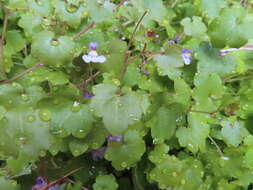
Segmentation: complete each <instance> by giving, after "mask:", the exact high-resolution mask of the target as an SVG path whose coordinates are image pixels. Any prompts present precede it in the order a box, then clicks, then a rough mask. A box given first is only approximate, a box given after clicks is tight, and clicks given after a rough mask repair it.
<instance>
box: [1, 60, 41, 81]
mask: <svg viewBox="0 0 253 190" xmlns="http://www.w3.org/2000/svg"><path fill="white" fill-rule="evenodd" d="M41 66H44V64H43V63H37V64H36V65H34V66H32V67H31V68H29V69H27V70H25V71H23V72H22V73H19V74H18V75H16V76H14V77H13V78H11V79H6V80H3V81H1V82H2V83H11V82H13V81H15V80H17V79H19V78H21V77H22V76H24V75H26V74H27V73H30V72H31V71H33V70H34V69H36V68H38V67H41Z"/></svg>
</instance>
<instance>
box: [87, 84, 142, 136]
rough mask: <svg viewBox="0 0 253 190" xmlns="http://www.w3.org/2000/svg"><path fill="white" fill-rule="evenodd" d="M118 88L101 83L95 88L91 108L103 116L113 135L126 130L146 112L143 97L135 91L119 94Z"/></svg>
mask: <svg viewBox="0 0 253 190" xmlns="http://www.w3.org/2000/svg"><path fill="white" fill-rule="evenodd" d="M118 90H119V89H118V88H117V87H116V86H114V85H111V84H99V85H96V86H95V87H94V88H93V92H94V94H95V96H94V97H93V98H92V100H91V104H90V106H91V109H93V110H94V111H95V113H96V115H98V116H100V117H102V118H103V122H104V124H105V127H106V128H107V130H108V131H109V132H110V133H111V134H113V135H119V134H122V133H123V132H125V131H126V129H127V127H128V125H130V124H133V123H134V122H135V121H137V120H139V119H140V118H141V116H142V113H143V112H144V110H143V107H142V104H141V99H140V97H139V96H137V94H136V93H134V92H131V91H129V92H126V93H124V95H119V94H117V92H118Z"/></svg>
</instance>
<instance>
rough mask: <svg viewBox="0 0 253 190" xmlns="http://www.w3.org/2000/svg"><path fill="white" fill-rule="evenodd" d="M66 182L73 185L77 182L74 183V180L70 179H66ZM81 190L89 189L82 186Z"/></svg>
mask: <svg viewBox="0 0 253 190" xmlns="http://www.w3.org/2000/svg"><path fill="white" fill-rule="evenodd" d="M66 180H67V181H68V182H69V183H71V184H75V181H73V180H72V179H70V178H66ZM81 189H82V190H89V189H88V188H86V187H84V186H81Z"/></svg>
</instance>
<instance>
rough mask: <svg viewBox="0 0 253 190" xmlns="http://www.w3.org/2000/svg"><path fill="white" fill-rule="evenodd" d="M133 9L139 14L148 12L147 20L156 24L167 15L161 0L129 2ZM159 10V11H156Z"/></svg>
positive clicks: (135, 0) (134, 0) (132, 0)
mask: <svg viewBox="0 0 253 190" xmlns="http://www.w3.org/2000/svg"><path fill="white" fill-rule="evenodd" d="M131 2H132V3H133V4H134V6H135V7H137V8H138V9H139V11H140V12H144V11H145V10H149V13H148V15H147V18H149V19H152V20H155V21H157V22H162V21H163V19H164V18H165V16H166V15H167V9H166V7H165V6H164V5H163V1H162V0H156V1H152V0H131ZM157 10H159V11H157Z"/></svg>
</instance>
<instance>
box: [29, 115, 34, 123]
mask: <svg viewBox="0 0 253 190" xmlns="http://www.w3.org/2000/svg"><path fill="white" fill-rule="evenodd" d="M27 120H28V121H29V122H33V121H34V120H35V116H33V115H29V116H28V117H27Z"/></svg>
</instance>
